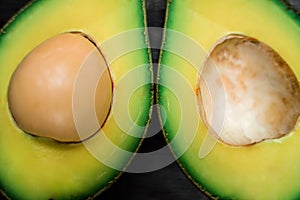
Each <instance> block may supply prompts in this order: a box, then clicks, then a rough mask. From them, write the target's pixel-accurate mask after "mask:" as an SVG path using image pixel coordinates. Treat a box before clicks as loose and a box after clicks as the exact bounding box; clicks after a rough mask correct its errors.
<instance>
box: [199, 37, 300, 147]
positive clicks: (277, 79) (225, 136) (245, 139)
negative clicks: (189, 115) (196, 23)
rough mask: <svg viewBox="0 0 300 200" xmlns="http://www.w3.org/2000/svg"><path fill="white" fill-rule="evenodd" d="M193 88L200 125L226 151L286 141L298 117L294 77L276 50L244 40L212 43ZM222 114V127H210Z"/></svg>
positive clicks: (298, 99) (299, 106)
mask: <svg viewBox="0 0 300 200" xmlns="http://www.w3.org/2000/svg"><path fill="white" fill-rule="evenodd" d="M198 87H199V94H198V103H199V109H200V113H201V116H202V119H203V121H204V123H205V125H206V126H207V127H209V130H210V133H211V134H213V135H214V136H216V137H217V138H218V139H219V140H221V141H222V142H224V143H226V144H229V145H234V146H243V145H250V144H253V143H258V142H261V141H263V140H266V139H275V138H280V137H282V136H285V135H287V134H288V133H290V132H291V131H292V130H293V129H294V127H295V126H296V124H297V121H298V118H299V115H300V90H299V84H298V80H297V78H296V76H295V75H294V73H293V71H292V70H291V69H290V67H289V66H288V64H287V63H286V62H285V61H284V59H283V58H282V57H281V56H280V55H279V54H278V53H277V52H275V50H273V49H272V48H271V47H269V46H268V45H266V44H265V43H263V42H262V41H259V40H257V39H255V38H251V37H248V36H244V35H238V34H230V35H227V36H225V37H224V38H222V39H221V40H220V41H218V42H217V43H216V45H215V46H214V47H213V48H212V49H211V51H210V53H209V55H208V57H207V59H206V60H205V61H204V63H203V65H202V71H201V77H200V78H199V82H198ZM221 96H224V98H221ZM220 105H222V106H220ZM222 109H224V110H222ZM222 114H223V116H219V118H220V117H221V118H222V119H223V120H222V123H213V122H212V120H213V119H214V118H213V115H222ZM217 126H219V127H220V126H222V128H221V129H220V128H219V127H217Z"/></svg>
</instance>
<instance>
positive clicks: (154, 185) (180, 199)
mask: <svg viewBox="0 0 300 200" xmlns="http://www.w3.org/2000/svg"><path fill="white" fill-rule="evenodd" d="M166 1H167V0H147V1H146V6H147V12H148V26H155V27H163V25H164V16H165V8H166ZM28 2H29V1H28V0H1V1H0V27H3V26H4V24H5V23H6V22H7V21H8V20H9V19H10V18H11V17H12V16H13V15H14V14H15V13H16V12H18V10H19V9H20V8H22V7H23V6H24V5H26V4H27V3H28ZM285 2H286V3H288V4H289V5H290V6H291V7H290V8H291V9H293V10H296V11H297V12H298V13H299V15H300V1H299V0H286V1H285ZM152 37H155V38H153V40H156V41H157V40H161V36H159V35H155V36H152ZM0 51H2V49H1V50H0ZM158 57H159V50H157V49H152V60H153V63H154V67H156V65H155V63H158ZM154 115H155V113H154ZM157 126H158V125H157ZM164 145H165V141H164V138H163V136H162V133H161V132H159V133H158V134H156V135H155V136H154V137H151V138H149V139H145V140H144V142H143V143H142V146H141V147H140V152H150V151H153V150H155V149H159V148H161V147H162V146H164ZM136 188H138V190H137V189H136ZM119 197H126V199H131V200H140V199H143V200H153V199H156V200H166V199H176V200H191V199H199V200H208V199H209V198H208V197H207V196H206V195H205V194H203V193H202V192H201V191H200V190H198V189H197V188H196V187H195V186H194V185H193V184H192V183H191V182H190V181H189V180H188V179H187V178H186V177H185V176H184V175H183V173H182V172H181V170H180V168H179V167H178V166H177V164H176V163H173V164H171V165H170V166H168V167H166V168H163V169H161V170H159V171H155V172H151V173H144V174H132V173H124V174H123V175H122V176H121V177H120V178H119V179H118V181H117V182H116V183H115V184H113V185H112V186H111V188H110V189H109V190H106V191H104V192H103V193H102V194H100V195H99V196H97V197H96V199H99V200H111V199H119ZM0 199H5V197H4V196H3V195H2V194H1V193H0Z"/></svg>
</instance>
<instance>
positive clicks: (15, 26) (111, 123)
mask: <svg viewBox="0 0 300 200" xmlns="http://www.w3.org/2000/svg"><path fill="white" fill-rule="evenodd" d="M66 32H80V33H83V34H85V35H88V36H89V38H92V39H93V42H95V43H96V44H97V45H98V47H99V48H100V49H101V51H102V53H103V55H104V57H105V59H106V61H107V63H108V66H109V70H110V73H111V76H112V79H113V80H112V81H113V101H112V105H111V111H110V114H109V116H108V118H107V120H106V122H105V124H104V125H103V127H102V129H101V130H102V131H101V132H99V133H98V134H96V135H95V136H93V137H91V138H90V139H88V140H86V141H84V142H80V143H60V142H56V141H54V140H51V139H45V138H40V137H34V136H31V135H29V134H27V133H25V132H23V131H22V130H20V129H19V128H18V126H17V125H16V124H15V122H14V119H13V117H12V115H11V113H10V110H9V106H8V99H7V93H8V86H9V82H10V78H11V76H12V74H13V72H14V70H15V69H16V67H17V66H18V64H19V63H20V62H21V60H22V59H23V58H24V56H25V55H27V54H28V53H29V52H30V51H31V50H32V49H33V48H34V47H36V46H37V45H39V44H40V43H42V42H43V41H45V40H47V39H49V38H51V37H53V36H55V35H58V34H61V33H66ZM145 32H146V29H145V2H144V1H141V0H133V1H128V0H118V1H104V0H103V1H99V0H87V1H81V0H65V1H60V0H48V1H44V0H43V1H42V0H37V1H32V2H31V3H30V4H29V5H27V6H26V7H25V8H24V9H22V10H21V11H20V12H19V13H18V14H17V15H16V16H14V17H13V18H12V19H11V21H9V23H8V24H7V25H6V26H5V27H4V28H3V29H2V30H1V34H0V49H1V51H0V191H1V192H2V193H3V194H4V195H5V196H6V197H7V198H10V199H86V198H90V197H93V196H95V195H97V194H99V193H100V192H101V191H103V190H104V189H105V188H107V187H108V186H109V185H110V184H111V183H113V182H114V181H115V180H116V178H117V177H118V176H119V175H120V174H121V171H122V170H123V169H125V167H126V165H127V164H128V163H129V161H130V159H131V158H132V156H133V153H134V152H136V151H137V148H138V147H139V145H140V143H141V138H142V137H143V135H144V132H145V129H146V126H147V124H148V121H149V112H150V108H151V104H152V99H153V98H152V71H151V67H150V56H149V53H148V52H149V51H148V44H147V42H146V36H145ZM58 98H59V97H58Z"/></svg>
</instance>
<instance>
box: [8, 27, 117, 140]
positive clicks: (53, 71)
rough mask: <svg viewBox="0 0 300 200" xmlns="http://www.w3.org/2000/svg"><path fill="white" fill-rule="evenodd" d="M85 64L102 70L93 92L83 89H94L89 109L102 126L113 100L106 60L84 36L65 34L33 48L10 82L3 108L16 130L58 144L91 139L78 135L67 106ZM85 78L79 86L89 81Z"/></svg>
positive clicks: (88, 133)
mask: <svg viewBox="0 0 300 200" xmlns="http://www.w3.org/2000/svg"><path fill="white" fill-rule="evenodd" d="M86 64H88V65H91V66H89V68H91V69H92V70H94V71H95V70H99V68H101V69H100V70H102V71H103V73H102V75H101V77H99V79H98V84H97V86H96V88H86V89H87V90H89V89H94V90H95V91H94V94H95V96H94V105H90V106H94V107H93V108H94V110H95V112H96V115H97V118H98V122H99V125H100V126H102V125H103V123H104V122H105V120H106V118H107V116H108V114H109V111H110V106H111V100H112V80H111V76H110V72H109V69H108V67H107V64H106V61H105V59H104V57H103V55H102V53H101V52H100V50H99V49H98V48H97V46H95V43H94V42H92V41H91V40H90V39H89V38H88V36H86V35H84V34H81V33H64V34H59V35H56V36H54V37H52V38H50V39H48V40H46V41H44V42H43V43H41V44H40V45H38V46H37V47H35V48H34V49H33V50H32V51H31V52H30V53H29V54H28V55H27V56H26V57H25V58H24V59H23V60H22V61H21V63H20V64H19V65H18V67H17V69H16V70H15V72H14V74H13V76H12V78H11V81H10V85H9V91H8V103H9V108H10V111H11V114H12V116H13V118H14V119H15V121H16V123H17V125H18V127H19V128H20V129H22V130H23V131H25V132H26V133H30V134H32V135H35V136H40V137H46V138H51V139H54V140H57V141H60V142H79V141H82V140H85V139H87V138H89V137H91V136H92V135H93V134H95V132H86V133H83V134H82V133H80V134H81V135H79V134H78V131H77V129H76V123H75V122H76V121H75V119H74V113H73V107H72V105H73V99H72V97H73V92H74V87H75V82H76V79H77V78H78V76H79V73H80V70H81V69H82V66H84V65H86ZM91 73H93V72H91ZM84 78H85V80H83V81H82V82H83V84H84V82H85V81H86V82H88V80H89V79H90V78H91V77H88V76H86V77H84ZM83 104H84V102H83ZM84 105H86V104H84ZM81 115H82V118H81V120H83V122H82V123H86V124H88V122H89V120H90V119H89V118H88V117H85V115H86V113H82V114H81Z"/></svg>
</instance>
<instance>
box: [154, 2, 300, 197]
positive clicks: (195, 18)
mask: <svg viewBox="0 0 300 200" xmlns="http://www.w3.org/2000/svg"><path fill="white" fill-rule="evenodd" d="M166 28H167V29H166V31H165V36H164V37H165V39H164V44H163V51H162V55H161V60H160V69H159V86H158V100H159V103H160V105H161V121H163V122H165V123H164V127H163V129H164V134H165V137H166V139H167V141H168V142H169V143H170V146H171V149H172V150H173V152H174V155H175V156H176V157H177V158H178V161H179V164H180V166H181V167H182V169H183V171H184V172H185V173H186V174H187V176H188V177H189V178H190V179H191V180H192V181H193V182H194V183H195V184H196V185H197V186H198V187H199V188H200V189H201V190H202V191H204V192H205V193H206V194H208V195H209V196H210V197H212V198H220V199H299V198H300V157H299V153H300V145H299V143H300V127H299V125H297V126H296V127H295V130H293V131H292V132H291V133H289V134H288V135H287V136H285V137H282V138H279V139H273V140H265V141H263V142H261V143H257V144H254V145H248V146H240V147H236V146H230V145H226V144H224V143H223V142H220V141H217V140H216V139H215V138H214V137H213V136H211V134H209V133H208V130H207V128H206V126H205V125H204V123H203V121H202V118H201V116H200V114H199V111H198V110H199V109H198V103H197V92H198V89H197V83H198V78H199V72H198V71H199V69H200V68H201V64H202V63H203V62H204V60H205V58H206V56H207V52H208V51H209V50H210V49H211V48H212V47H213V46H214V44H215V43H216V42H217V41H219V39H220V38H222V37H224V36H226V35H229V34H242V35H246V36H249V37H253V38H256V39H258V40H259V41H262V42H264V43H266V44H268V45H269V46H270V47H271V48H273V49H274V50H275V51H276V52H277V53H278V54H279V55H280V56H281V57H282V58H283V59H284V60H285V61H286V62H287V63H288V65H289V66H290V68H291V69H292V70H293V72H294V73H295V75H296V77H297V79H298V80H300V64H299V55H300V18H299V16H297V15H296V14H295V13H293V12H292V11H290V10H288V9H287V7H286V5H284V4H283V3H282V2H281V1H279V0H278V1H276V0H273V1H268V0H252V1H248V0H226V1H211V0H186V1H180V0H172V1H169V4H168V10H167V21H166Z"/></svg>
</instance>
